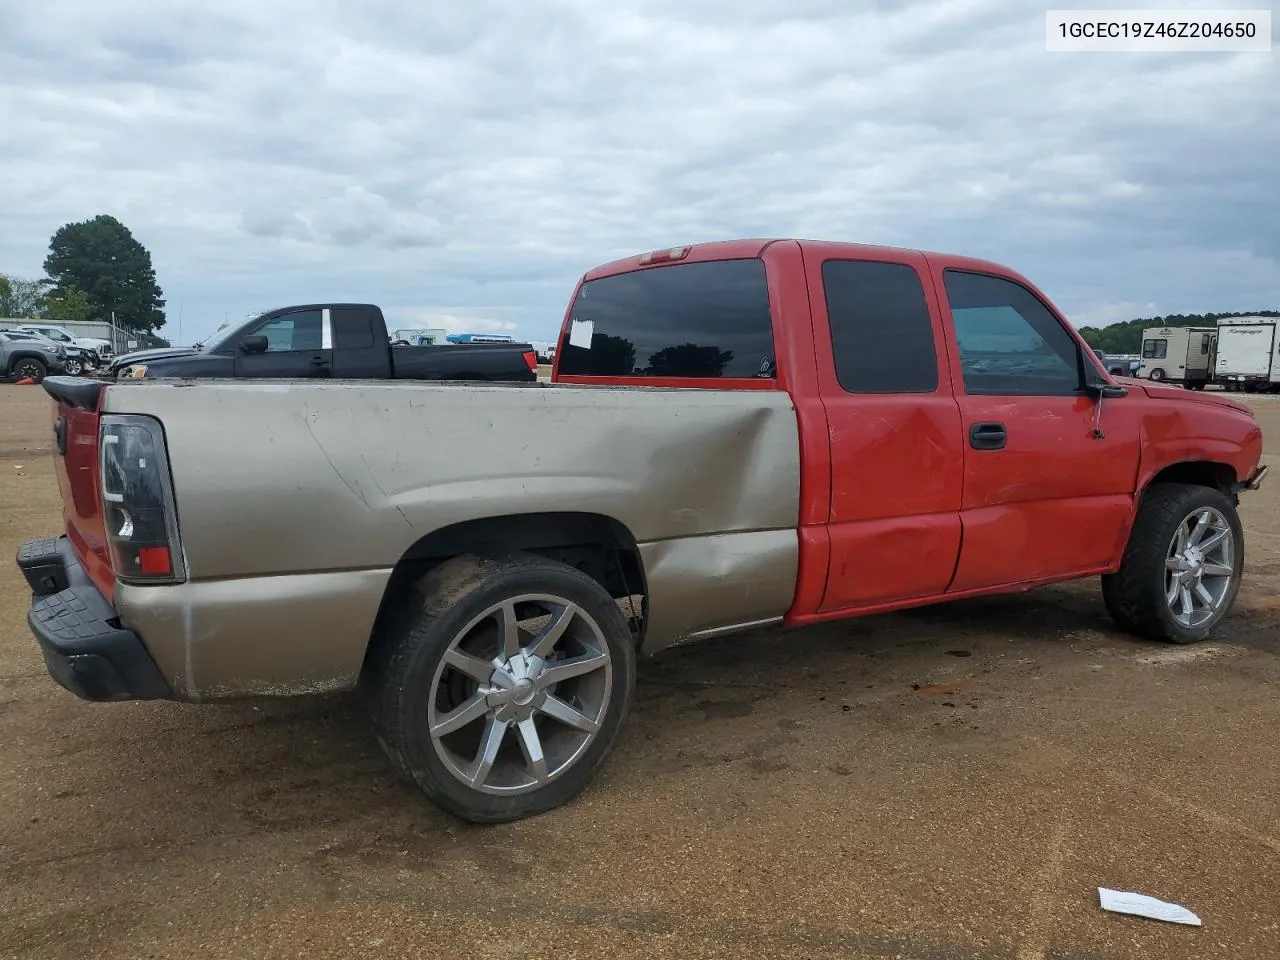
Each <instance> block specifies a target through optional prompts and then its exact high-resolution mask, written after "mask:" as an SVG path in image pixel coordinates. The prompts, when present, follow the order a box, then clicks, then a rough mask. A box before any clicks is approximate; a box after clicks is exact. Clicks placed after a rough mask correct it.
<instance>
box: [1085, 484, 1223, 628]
mask: <svg viewBox="0 0 1280 960" xmlns="http://www.w3.org/2000/svg"><path fill="white" fill-rule="evenodd" d="M1204 489H1206V488H1205V487H1200V486H1197V485H1195V484H1190V483H1160V484H1156V485H1155V486H1153V487H1151V488H1150V489H1149V490H1148V491H1147V493H1146V495H1145V496H1144V497H1143V498H1142V505H1141V506H1140V507H1139V508H1138V517H1137V519H1136V520H1135V521H1134V524H1133V530H1132V531H1131V532H1130V534H1129V542H1128V544H1126V546H1125V550H1124V559H1123V560H1122V561H1121V562H1120V569H1119V570H1118V571H1117V572H1115V573H1113V574H1108V575H1106V576H1104V577H1103V578H1102V597H1103V602H1104V603H1105V604H1106V607H1107V612H1108V613H1109V614H1110V615H1111V618H1112V619H1113V620H1115V622H1116V624H1117V625H1118V626H1120V627H1121V628H1122V629H1124V630H1127V631H1129V632H1130V633H1133V634H1136V635H1137V636H1139V637H1144V638H1146V639H1148V640H1169V639H1170V637H1169V636H1168V634H1167V632H1166V630H1165V627H1164V624H1163V623H1162V622H1161V620H1160V611H1159V608H1158V607H1156V605H1155V604H1154V603H1152V602H1151V597H1152V596H1153V594H1152V592H1151V591H1150V587H1149V584H1147V583H1146V582H1144V580H1143V579H1142V578H1143V576H1144V575H1149V571H1150V570H1151V569H1152V567H1153V566H1154V567H1157V568H1158V567H1160V566H1161V565H1163V563H1164V558H1165V551H1166V550H1167V548H1168V544H1167V543H1165V542H1164V538H1163V537H1162V536H1160V533H1161V531H1162V529H1163V528H1164V527H1165V526H1166V525H1167V524H1169V523H1171V522H1173V521H1174V520H1176V519H1180V518H1179V517H1178V514H1180V513H1182V512H1183V511H1184V510H1185V509H1186V501H1187V498H1188V496H1189V495H1190V494H1192V493H1195V492H1198V491H1200V490H1204Z"/></svg>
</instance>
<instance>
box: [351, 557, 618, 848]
mask: <svg viewBox="0 0 1280 960" xmlns="http://www.w3.org/2000/svg"><path fill="white" fill-rule="evenodd" d="M635 661H636V652H635V645H634V641H633V639H632V634H631V630H630V628H629V627H628V625H627V622H626V620H625V619H624V618H623V616H622V612H621V611H620V610H619V608H618V604H617V602H616V601H615V600H614V599H613V598H612V597H611V596H610V595H609V593H608V592H607V591H606V590H605V589H604V588H603V587H601V586H600V584H598V583H597V582H596V581H595V580H592V579H591V578H590V577H588V576H586V575H585V574H583V573H582V572H580V571H578V570H576V569H574V568H573V567H570V566H567V565H565V564H563V563H559V562H557V561H554V560H548V559H545V558H542V557H538V556H534V555H530V554H517V555H512V556H507V557H502V558H497V559H490V558H481V557H476V556H464V557H456V558H454V559H451V560H448V561H446V562H444V563H443V564H441V565H440V566H438V567H436V568H435V569H434V570H432V571H431V572H430V573H429V574H427V575H426V576H425V577H423V578H422V579H421V580H420V581H418V582H417V583H416V584H414V585H413V586H412V587H410V588H409V589H408V590H407V591H406V595H405V596H404V597H403V598H401V600H400V602H398V603H397V605H396V606H395V607H394V608H392V610H391V611H390V612H389V614H388V615H387V616H386V617H385V618H384V621H383V622H382V623H381V624H380V625H379V628H378V634H377V636H376V637H375V639H374V644H373V646H372V648H371V649H370V653H369V657H368V659H367V662H366V671H365V677H364V682H365V686H366V690H367V693H368V696H369V703H370V706H371V712H372V714H373V720H374V726H375V730H376V732H377V735H378V739H379V740H380V741H381V743H382V745H383V747H384V749H385V750H386V751H387V753H388V755H389V756H390V757H391V759H392V761H393V762H395V763H396V765H397V766H398V767H399V768H400V769H401V770H402V771H403V772H404V773H405V774H407V775H408V776H409V777H410V778H412V779H413V780H414V782H416V783H417V785H418V786H419V788H421V790H422V791H423V792H424V793H425V794H426V795H427V796H428V798H430V799H431V800H432V801H433V802H434V803H435V804H436V805H438V806H439V807H441V808H443V809H444V810H446V811H448V812H449V813H452V814H454V815H455V816H457V817H460V818H462V819H464V820H469V821H471V822H473V823H503V822H507V821H511V820H519V819H522V818H525V817H530V816H533V815H535V814H539V813H543V812H545V811H547V810H550V809H552V808H554V807H558V806H561V805H562V804H564V803H567V802H568V801H569V800H571V799H573V798H574V797H575V796H576V795H577V794H578V793H580V792H581V791H582V790H583V789H584V788H585V787H586V786H587V784H588V783H589V782H590V781H591V780H592V778H593V777H594V776H595V773H596V771H597V770H598V769H599V767H600V766H601V764H603V762H604V760H605V758H606V757H607V756H608V754H609V753H610V751H611V750H612V748H613V746H614V743H615V742H616V741H617V738H618V735H619V732H620V731H621V729H622V724H623V722H624V720H625V718H626V716H627V713H628V711H629V710H630V706H631V700H632V697H633V692H634V689H635Z"/></svg>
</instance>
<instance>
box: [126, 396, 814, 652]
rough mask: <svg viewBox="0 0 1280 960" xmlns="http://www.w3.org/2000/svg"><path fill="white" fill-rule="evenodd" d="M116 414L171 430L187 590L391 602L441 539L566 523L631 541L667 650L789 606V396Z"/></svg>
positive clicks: (229, 400)
mask: <svg viewBox="0 0 1280 960" xmlns="http://www.w3.org/2000/svg"><path fill="white" fill-rule="evenodd" d="M105 407H106V409H107V410H108V411H118V412H130V413H144V414H151V415H153V416H155V417H157V418H158V419H159V420H160V421H161V422H162V423H163V424H164V427H165V435H166V440H167V443H168V448H169V457H170V464H171V469H172V471H173V480H174V488H175V493H176V501H177V511H178V519H179V525H180V529H181V533H182V542H183V549H184V552H185V554H186V560H187V565H188V569H189V571H190V576H191V578H192V580H193V581H206V580H221V579H245V578H262V577H277V576H285V575H299V574H316V575H319V574H327V573H334V572H341V571H348V572H350V571H378V572H380V576H377V577H373V578H369V579H365V578H361V582H362V583H367V587H368V590H370V591H375V592H376V594H377V599H380V597H381V590H382V588H383V585H385V580H386V577H388V576H389V575H390V572H391V569H392V567H393V566H394V565H395V564H396V562H397V561H398V560H399V559H400V558H401V556H403V555H404V553H405V552H406V550H408V549H409V547H410V546H411V545H413V544H414V543H415V542H417V541H418V540H419V539H421V538H423V537H425V536H427V535H428V534H430V533H432V532H433V531H436V530H439V529H441V528H443V527H446V526H449V525H451V524H455V523H459V522H463V521H466V520H472V519H479V518H485V517H502V516H508V515H514V514H522V513H538V512H559V511H569V512H586V513H595V514H600V515H603V516H606V517H610V518H613V519H615V520H617V521H618V522H620V523H621V524H622V525H623V526H625V527H626V528H627V529H628V530H629V531H630V532H631V534H632V536H633V537H634V538H635V540H636V542H637V544H638V546H639V548H640V551H641V555H642V558H643V560H644V565H645V573H646V580H647V587H648V594H649V612H650V620H649V635H650V636H652V637H654V638H655V643H657V644H661V643H665V642H668V641H670V640H674V639H678V638H681V637H684V636H688V635H692V634H696V633H699V632H704V631H708V630H714V629H717V628H719V627H723V626H726V625H730V624H735V623H741V622H748V621H752V620H757V619H767V618H771V617H773V616H780V615H781V614H782V613H784V612H785V611H786V609H787V608H788V606H789V605H790V603H791V601H792V599H793V596H794V590H795V574H796V554H797V537H796V526H797V516H798V511H799V471H800V467H799V439H798V436H797V427H796V415H795V410H794V408H793V406H792V403H791V399H790V398H789V397H788V395H787V394H785V393H783V392H780V391H749V392H747V391H715V390H663V389H644V388H610V387H573V386H563V385H562V386H550V385H545V384H529V385H527V386H525V385H492V386H485V385H467V386H463V385H458V384H454V385H448V384H441V385H432V384H423V383H394V382H392V383H370V382H363V383H361V382H343V383H336V382H335V383H323V384H322V383H315V382H246V381H238V382H230V381H204V382H199V383H179V382H150V383H149V382H147V381H145V380H144V381H138V382H136V383H129V384H121V385H118V386H114V387H111V388H109V389H108V391H107V397H106V402H105ZM159 589H165V588H159ZM375 608H376V603H375ZM347 630H348V632H349V630H350V628H349V627H348V628H347ZM367 639H368V636H367V631H366V632H365V634H364V635H361V636H351V637H347V638H345V639H344V640H342V641H341V642H342V643H347V644H350V645H352V646H353V648H354V649H355V650H357V651H358V652H359V654H360V655H362V654H363V649H364V645H365V643H366V642H367ZM325 646H326V649H330V650H331V649H332V648H333V646H334V643H333V642H326V644H325ZM357 666H358V659H357Z"/></svg>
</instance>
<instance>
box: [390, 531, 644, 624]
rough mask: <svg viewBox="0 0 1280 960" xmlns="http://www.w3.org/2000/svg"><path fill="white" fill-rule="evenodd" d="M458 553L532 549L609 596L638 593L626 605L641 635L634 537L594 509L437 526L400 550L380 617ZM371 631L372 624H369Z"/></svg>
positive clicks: (640, 573)
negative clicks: (579, 574)
mask: <svg viewBox="0 0 1280 960" xmlns="http://www.w3.org/2000/svg"><path fill="white" fill-rule="evenodd" d="M464 553H478V554H482V555H490V556H500V555H505V554H511V553H534V554H538V555H539V556H543V557H548V558H550V559H552V560H559V561H560V562H561V563H565V564H568V565H569V566H571V567H575V568H576V569H578V570H581V571H582V572H583V573H585V574H586V575H587V576H589V577H591V578H592V579H593V580H595V581H596V582H597V583H599V584H600V585H601V586H602V587H604V588H605V590H607V591H608V592H609V595H610V596H612V597H614V598H615V599H618V600H622V599H624V598H628V597H637V596H638V597H640V598H642V599H641V600H640V603H639V604H638V606H637V605H635V604H633V605H631V606H629V608H628V609H629V610H630V614H629V615H628V614H627V611H624V615H628V619H629V621H630V622H631V625H632V632H633V633H634V634H635V638H636V642H637V643H640V642H641V641H642V640H643V635H644V622H645V620H646V619H647V617H646V614H647V613H648V597H647V590H646V586H645V579H644V564H643V562H642V561H641V559H640V549H639V547H637V546H636V541H635V538H634V537H633V536H632V535H631V531H629V530H628V529H627V528H626V527H625V526H623V525H622V524H621V523H619V522H618V521H617V520H614V519H613V518H611V517H605V516H602V515H600V514H594V513H525V514H511V515H508V516H502V517H485V518H483V519H480V520H467V521H464V522H462V523H455V524H453V525H451V526H448V527H442V528H441V529H439V530H435V531H433V532H431V533H429V534H428V535H427V536H425V537H423V538H422V539H421V540H419V541H418V542H417V543H415V544H413V546H411V547H410V548H409V549H408V550H406V551H405V553H404V556H402V557H401V558H400V560H399V562H397V563H396V565H395V568H394V569H393V570H392V572H391V578H390V580H388V582H387V587H386V590H385V591H383V595H382V603H381V605H380V607H379V611H378V619H379V621H381V620H382V618H383V617H384V615H386V614H387V612H388V608H389V607H391V606H393V605H394V602H395V599H396V598H397V597H400V596H402V595H403V590H404V588H405V587H406V586H407V585H408V584H410V583H414V582H416V581H417V580H418V579H420V578H421V577H422V576H423V575H424V574H426V573H427V572H429V571H430V570H431V569H432V568H433V567H435V566H438V565H439V564H441V563H443V562H444V561H446V560H449V559H451V558H453V557H457V556H460V555H462V554H464ZM374 629H375V632H376V631H377V626H376V625H375V628H374Z"/></svg>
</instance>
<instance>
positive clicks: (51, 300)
mask: <svg viewBox="0 0 1280 960" xmlns="http://www.w3.org/2000/svg"><path fill="white" fill-rule="evenodd" d="M91 313H92V308H91V307H90V306H89V298H88V297H87V296H85V294H84V291H83V290H77V289H76V288H75V287H58V288H57V289H55V290H51V291H50V292H49V293H48V294H47V295H46V296H45V298H44V318H45V319H46V320H57V321H58V322H63V321H65V320H88V319H89V317H90V315H91Z"/></svg>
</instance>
